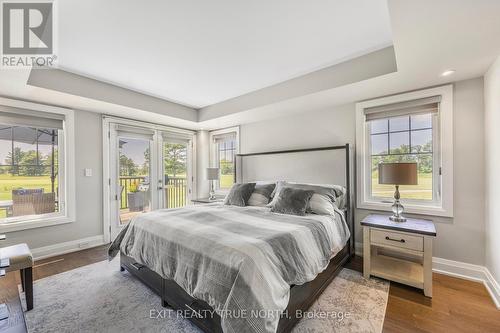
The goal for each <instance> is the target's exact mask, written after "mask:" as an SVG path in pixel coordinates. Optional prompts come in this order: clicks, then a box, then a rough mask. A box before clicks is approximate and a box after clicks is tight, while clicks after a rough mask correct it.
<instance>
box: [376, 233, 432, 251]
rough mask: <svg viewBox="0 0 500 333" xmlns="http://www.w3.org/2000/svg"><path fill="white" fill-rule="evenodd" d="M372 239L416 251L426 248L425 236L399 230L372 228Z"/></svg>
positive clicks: (379, 242)
mask: <svg viewBox="0 0 500 333" xmlns="http://www.w3.org/2000/svg"><path fill="white" fill-rule="evenodd" d="M370 241H371V242H372V243H378V244H382V245H390V246H395V247H400V248H403V249H409V250H414V251H423V250H424V238H423V237H421V236H412V235H407V234H402V233H399V232H391V231H385V230H375V229H371V233H370Z"/></svg>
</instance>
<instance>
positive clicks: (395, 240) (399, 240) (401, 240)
mask: <svg viewBox="0 0 500 333" xmlns="http://www.w3.org/2000/svg"><path fill="white" fill-rule="evenodd" d="M385 239H387V240H390V241H393V242H399V243H405V242H406V241H405V240H404V239H394V238H390V237H389V236H385Z"/></svg>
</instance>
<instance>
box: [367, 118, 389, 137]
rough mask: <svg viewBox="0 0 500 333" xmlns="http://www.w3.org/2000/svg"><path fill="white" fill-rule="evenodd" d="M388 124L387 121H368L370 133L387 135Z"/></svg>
mask: <svg viewBox="0 0 500 333" xmlns="http://www.w3.org/2000/svg"><path fill="white" fill-rule="evenodd" d="M388 126H389V122H388V121H387V119H379V120H373V121H370V133H371V134H376V133H387V132H389V127H388Z"/></svg>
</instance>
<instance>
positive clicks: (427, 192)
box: [371, 154, 433, 201]
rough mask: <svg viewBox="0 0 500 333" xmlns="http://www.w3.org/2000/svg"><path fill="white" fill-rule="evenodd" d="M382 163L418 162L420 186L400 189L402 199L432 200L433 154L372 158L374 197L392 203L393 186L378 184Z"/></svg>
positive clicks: (406, 186) (408, 186) (404, 186)
mask: <svg viewBox="0 0 500 333" xmlns="http://www.w3.org/2000/svg"><path fill="white" fill-rule="evenodd" d="M381 162H385V163H388V162H417V164H418V185H402V186H400V188H399V191H400V193H401V198H402V199H413V200H432V199H433V198H432V195H433V193H432V192H433V191H432V177H433V175H432V154H422V155H392V156H374V157H372V172H371V176H372V177H371V178H372V179H371V181H372V193H371V194H372V197H376V198H383V199H385V200H388V201H392V200H393V197H394V189H395V188H394V186H393V185H382V184H379V183H378V164H379V163H381Z"/></svg>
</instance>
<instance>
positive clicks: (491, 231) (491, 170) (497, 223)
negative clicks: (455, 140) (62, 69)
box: [484, 56, 500, 281]
mask: <svg viewBox="0 0 500 333" xmlns="http://www.w3.org/2000/svg"><path fill="white" fill-rule="evenodd" d="M484 104H485V156H486V161H485V171H486V172H485V184H486V198H485V199H486V253H485V257H486V267H487V268H488V269H489V271H490V272H491V274H492V275H493V277H494V278H495V279H496V280H497V281H500V211H499V210H498V208H499V207H498V206H497V205H498V204H499V203H500V174H499V170H500V148H499V147H500V131H499V129H498V125H499V124H500V56H499V57H498V58H497V60H496V61H495V63H494V64H493V65H492V66H491V67H490V69H489V70H488V72H487V73H486V74H485V76H484Z"/></svg>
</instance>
